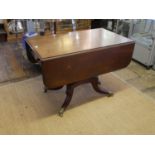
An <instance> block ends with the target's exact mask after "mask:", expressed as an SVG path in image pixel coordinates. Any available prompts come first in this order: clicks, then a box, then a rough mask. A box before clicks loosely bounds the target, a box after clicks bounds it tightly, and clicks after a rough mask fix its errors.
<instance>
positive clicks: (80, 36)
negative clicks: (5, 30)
mask: <svg viewBox="0 0 155 155" xmlns="http://www.w3.org/2000/svg"><path fill="white" fill-rule="evenodd" d="M26 49H27V56H28V58H29V60H30V61H31V62H33V63H36V62H38V61H39V62H40V63H41V68H42V76H43V83H44V85H45V92H47V90H48V89H59V88H62V87H63V86H64V85H66V99H65V101H64V103H63V105H62V107H61V109H60V111H59V115H60V116H62V115H63V112H64V111H65V110H66V108H67V106H68V105H69V103H70V101H71V98H72V96H73V91H74V88H75V87H76V86H78V85H79V84H82V83H88V82H90V83H91V84H92V86H93V88H94V89H95V91H97V92H99V93H103V94H106V95H107V96H112V95H113V94H112V93H111V92H109V91H107V90H105V89H103V88H102V89H101V88H100V87H99V84H100V83H99V80H98V75H100V74H104V73H108V72H112V71H115V70H118V69H121V68H124V67H126V66H127V65H128V64H129V63H130V61H131V58H132V53H133V49H134V42H133V41H132V40H130V39H128V38H125V37H123V36H120V35H118V34H115V33H113V32H110V31H107V30H105V29H102V28H99V29H92V30H83V31H75V32H69V33H66V34H59V35H48V36H35V37H33V38H29V39H27V41H26Z"/></svg>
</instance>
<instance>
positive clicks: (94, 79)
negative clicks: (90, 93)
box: [59, 77, 113, 117]
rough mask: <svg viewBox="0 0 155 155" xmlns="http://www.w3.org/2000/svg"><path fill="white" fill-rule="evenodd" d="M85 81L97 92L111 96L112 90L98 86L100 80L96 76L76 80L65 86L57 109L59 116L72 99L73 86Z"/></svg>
mask: <svg viewBox="0 0 155 155" xmlns="http://www.w3.org/2000/svg"><path fill="white" fill-rule="evenodd" d="M85 83H91V85H92V87H93V88H94V90H95V91H96V92H98V93H101V94H105V95H106V96H108V97H111V96H113V93H112V92H110V91H107V90H106V89H104V88H100V87H99V84H100V82H99V79H98V77H92V78H89V79H86V80H82V81H78V82H75V83H71V84H68V85H67V88H66V99H65V101H64V103H63V105H62V106H61V109H60V111H59V116H61V117H62V116H63V113H64V111H65V110H66V109H67V107H68V105H69V103H70V101H71V99H72V96H73V92H74V88H76V87H77V86H79V85H81V84H85Z"/></svg>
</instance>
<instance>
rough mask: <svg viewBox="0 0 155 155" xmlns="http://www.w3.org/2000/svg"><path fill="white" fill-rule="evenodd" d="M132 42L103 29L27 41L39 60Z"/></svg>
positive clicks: (39, 37) (38, 37)
mask: <svg viewBox="0 0 155 155" xmlns="http://www.w3.org/2000/svg"><path fill="white" fill-rule="evenodd" d="M131 42H133V41H132V40H130V39H128V38H125V37H123V36H120V35H118V34H116V33H113V32H110V31H107V30H105V29H102V28H99V29H92V30H83V31H75V32H69V33H66V34H60V35H54V36H52V35H48V36H36V37H33V38H30V39H28V40H27V43H28V44H29V45H30V46H31V48H32V50H33V51H34V52H35V53H36V54H37V55H38V57H39V58H40V59H41V60H45V59H48V58H50V59H52V58H57V57H61V56H64V55H70V54H75V53H79V52H80V53H84V52H87V51H89V50H92V49H96V48H107V47H109V46H110V47H112V46H117V45H120V44H129V43H131Z"/></svg>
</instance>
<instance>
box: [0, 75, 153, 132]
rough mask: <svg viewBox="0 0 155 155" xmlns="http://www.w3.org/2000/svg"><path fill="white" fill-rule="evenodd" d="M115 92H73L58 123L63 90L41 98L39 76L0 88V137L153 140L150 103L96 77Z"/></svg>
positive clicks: (111, 78) (112, 79)
mask: <svg viewBox="0 0 155 155" xmlns="http://www.w3.org/2000/svg"><path fill="white" fill-rule="evenodd" d="M100 80H101V82H102V84H103V83H104V86H105V87H107V88H108V89H110V90H112V91H114V92H115V95H114V96H113V97H110V98H108V97H105V96H102V95H100V94H97V93H96V92H95V91H94V90H93V89H92V88H91V86H90V85H89V84H85V85H81V86H79V87H77V88H76V90H75V92H74V95H73V99H72V101H71V105H70V107H69V109H68V110H67V111H66V112H65V114H64V116H63V117H62V118H61V117H59V116H58V115H57V112H58V110H59V108H60V106H61V104H62V102H63V100H64V98H65V88H63V89H61V90H57V91H49V92H48V93H43V89H42V87H43V84H42V79H41V76H39V77H35V78H32V79H28V80H25V81H20V82H15V83H11V84H8V85H3V86H1V87H0V134H155V101H154V100H153V99H152V98H149V97H148V96H146V95H144V94H143V93H142V92H140V91H139V90H137V89H135V88H133V87H132V86H130V85H128V84H127V83H125V82H123V81H121V80H120V79H119V78H118V77H117V76H116V75H115V74H113V73H110V74H107V75H104V76H101V77H100Z"/></svg>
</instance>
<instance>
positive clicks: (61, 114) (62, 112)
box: [58, 108, 65, 117]
mask: <svg viewBox="0 0 155 155" xmlns="http://www.w3.org/2000/svg"><path fill="white" fill-rule="evenodd" d="M64 111H65V109H64V108H61V109H60V111H59V113H58V114H59V116H60V117H63V114H64Z"/></svg>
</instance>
